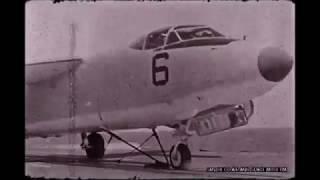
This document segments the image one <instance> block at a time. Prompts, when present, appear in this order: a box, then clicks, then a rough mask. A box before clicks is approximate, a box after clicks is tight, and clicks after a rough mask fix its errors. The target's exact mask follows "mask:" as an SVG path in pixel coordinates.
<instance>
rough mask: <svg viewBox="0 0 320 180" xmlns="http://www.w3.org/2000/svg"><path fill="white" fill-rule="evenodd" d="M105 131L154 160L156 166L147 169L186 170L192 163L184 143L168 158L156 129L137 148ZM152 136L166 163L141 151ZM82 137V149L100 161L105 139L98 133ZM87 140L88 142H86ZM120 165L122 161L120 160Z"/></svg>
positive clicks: (171, 151) (174, 148) (107, 130)
mask: <svg viewBox="0 0 320 180" xmlns="http://www.w3.org/2000/svg"><path fill="white" fill-rule="evenodd" d="M102 130H103V131H105V132H107V133H108V134H109V135H110V136H111V138H112V137H114V138H116V139H118V140H119V141H122V142H123V143H125V144H127V145H128V146H130V147H132V148H133V149H135V150H136V151H138V152H140V153H142V154H143V155H145V156H147V157H149V158H150V159H152V160H154V161H155V163H154V164H148V165H146V167H154V168H165V169H166V168H170V165H171V167H172V168H174V169H184V168H186V165H187V164H188V163H190V162H191V152H190V149H189V148H188V146H187V145H186V144H184V143H181V142H180V143H177V144H175V145H173V146H172V147H171V150H170V155H169V157H168V156H167V154H166V152H165V150H164V148H163V146H162V144H161V141H160V138H159V136H158V134H157V132H156V131H155V129H152V135H151V136H149V137H148V138H147V139H146V140H145V141H144V142H143V143H142V144H141V145H140V146H139V147H136V146H134V145H132V144H130V143H129V142H128V141H126V140H125V139H123V138H121V137H120V136H118V135H117V134H115V133H113V132H112V131H110V130H109V129H106V128H102ZM152 136H154V137H155V138H156V140H157V142H158V144H159V146H160V149H161V152H162V154H163V156H164V158H165V160H166V162H162V161H160V160H158V159H156V158H154V157H153V156H152V155H150V154H148V153H147V152H145V151H143V150H141V149H140V147H141V146H142V145H143V144H144V143H146V142H147V141H148V140H149V139H150V138H151V137H152ZM81 137H82V144H81V147H82V148H83V149H85V150H86V153H87V157H88V158H90V159H100V158H102V157H103V156H104V152H105V147H104V139H103V137H102V136H101V135H100V134H98V133H95V132H94V133H91V134H90V135H89V136H88V137H87V136H86V134H85V133H82V134H81ZM111 138H110V139H109V141H108V144H109V143H110V141H111ZM86 140H87V141H86ZM119 163H120V160H119Z"/></svg>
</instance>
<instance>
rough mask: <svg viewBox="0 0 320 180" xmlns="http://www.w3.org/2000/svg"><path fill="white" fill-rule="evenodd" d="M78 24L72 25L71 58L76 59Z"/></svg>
mask: <svg viewBox="0 0 320 180" xmlns="http://www.w3.org/2000/svg"><path fill="white" fill-rule="evenodd" d="M76 28H77V27H76V24H74V23H71V25H70V53H69V55H70V57H71V58H74V51H75V49H76V40H77V39H76V38H77V37H76Z"/></svg>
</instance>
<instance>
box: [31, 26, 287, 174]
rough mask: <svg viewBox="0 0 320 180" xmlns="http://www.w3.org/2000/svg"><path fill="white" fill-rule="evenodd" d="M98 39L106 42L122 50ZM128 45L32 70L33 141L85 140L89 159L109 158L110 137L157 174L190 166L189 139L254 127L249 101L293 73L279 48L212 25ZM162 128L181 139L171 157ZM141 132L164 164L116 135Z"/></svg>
mask: <svg viewBox="0 0 320 180" xmlns="http://www.w3.org/2000/svg"><path fill="white" fill-rule="evenodd" d="M108 31H110V29H107V30H106V32H108ZM112 33H114V34H112ZM112 33H111V34H112V36H114V35H115V34H116V33H117V31H112ZM122 35H124V34H122ZM108 36H111V35H110V33H109V32H108ZM97 37H98V38H97V39H95V40H99V41H100V43H101V42H103V43H105V44H109V45H110V44H111V45H112V43H114V44H115V46H116V44H117V43H116V41H114V42H109V41H107V39H105V40H103V36H97ZM101 38H102V40H101ZM76 39H77V38H76V36H74V37H73V44H76ZM123 39H124V41H126V42H127V46H120V47H118V48H113V49H112V50H106V51H100V52H95V53H94V55H92V56H90V57H87V58H82V57H72V58H66V59H54V60H50V61H42V62H37V63H28V64H26V67H25V68H26V120H25V121H26V128H25V129H26V137H27V138H31V137H44V138H45V137H50V136H61V135H65V134H81V138H82V144H81V147H82V148H83V149H84V150H85V151H86V154H87V157H88V158H90V159H100V158H102V157H104V154H105V141H104V138H103V136H102V135H101V133H108V134H110V135H111V137H114V138H117V139H118V140H120V141H123V142H124V143H126V144H128V145H129V146H131V147H132V148H134V149H135V150H137V151H139V152H141V153H142V154H144V155H146V156H148V157H149V158H151V159H153V160H154V161H155V164H156V165H157V166H161V167H165V168H169V167H172V168H174V169H183V168H185V166H186V165H187V164H188V163H190V162H191V159H192V158H191V152H190V148H189V146H188V141H187V140H188V138H189V137H190V136H192V135H195V134H197V135H199V136H205V135H209V134H212V133H216V132H221V131H224V130H227V129H231V128H236V127H240V126H244V125H246V124H248V120H249V118H250V117H251V116H252V114H253V112H254V105H253V101H252V100H253V99H254V98H256V97H258V96H261V95H263V94H265V93H266V92H268V91H270V90H271V89H272V88H273V87H274V86H276V85H277V84H279V83H280V82H281V81H282V80H283V79H284V78H285V77H286V76H287V75H288V74H289V72H290V71H291V69H292V66H293V58H292V57H291V56H290V55H289V54H288V53H287V52H285V51H284V50H282V49H281V48H280V47H277V46H272V45H263V44H262V45H261V46H257V45H253V44H251V43H250V41H248V40H247V39H246V38H245V37H244V38H231V37H227V36H225V35H223V34H222V33H220V32H218V31H217V30H215V29H213V28H212V27H210V26H208V25H201V24H200V25H198V24H178V25H171V26H167V27H154V30H153V31H150V32H148V33H141V34H140V37H138V36H137V37H135V40H133V41H132V40H130V39H127V38H123ZM103 43H102V44H103ZM93 44H94V40H93ZM91 45H92V44H91ZM109 47H110V46H109ZM158 126H167V127H170V128H173V129H175V131H176V133H175V134H176V135H177V136H178V137H180V141H179V142H177V143H176V144H174V145H173V146H172V148H171V150H170V154H169V157H167V155H166V154H165V152H164V149H163V147H162V144H161V140H160V138H159V136H158V134H157V131H156V127H158ZM139 128H150V129H152V131H153V136H154V137H155V138H156V139H157V142H158V143H159V145H160V149H161V150H162V152H163V156H164V157H165V159H166V162H162V161H159V160H157V159H156V158H154V157H153V156H151V155H150V154H148V153H147V152H145V151H143V150H141V149H140V148H138V147H136V146H134V145H132V144H131V143H129V142H127V141H126V140H125V139H123V138H121V137H120V136H119V135H117V134H116V132H115V130H120V129H139ZM109 141H110V139H109Z"/></svg>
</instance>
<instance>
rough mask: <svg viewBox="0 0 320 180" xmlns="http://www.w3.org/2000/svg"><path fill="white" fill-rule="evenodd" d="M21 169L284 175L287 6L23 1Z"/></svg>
mask: <svg viewBox="0 0 320 180" xmlns="http://www.w3.org/2000/svg"><path fill="white" fill-rule="evenodd" d="M24 159H25V163H24V164H25V176H28V177H32V178H37V177H44V178H59V179H61V178H62V179H63V178H72V179H74V178H81V179H88V178H93V179H177V178H180V179H181V178H184V179H199V178H202V179H203V178H205V179H229V178H244V179H247V178H255V179H260V178H267V179H287V178H293V177H295V5H294V3H293V2H291V1H246V2H242V1H211V2H208V1H200V0H199V1H173V0H167V1H162V2H155V1H143V2H141V1H62V2H53V1H51V0H47V1H45V0H43V1H37V0H31V1H28V2H26V3H25V158H24Z"/></svg>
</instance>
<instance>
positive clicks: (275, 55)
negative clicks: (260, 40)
mask: <svg viewBox="0 0 320 180" xmlns="http://www.w3.org/2000/svg"><path fill="white" fill-rule="evenodd" d="M292 66H293V59H292V57H290V56H289V54H288V53H286V52H285V51H283V50H281V49H280V48H277V47H267V48H264V49H262V50H261V51H260V53H259V56H258V68H259V71H260V73H261V75H262V76H263V77H264V78H265V79H266V80H268V81H273V82H279V81H281V80H283V79H284V78H285V77H286V76H287V75H288V74H289V72H290V71H291V69H292Z"/></svg>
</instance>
